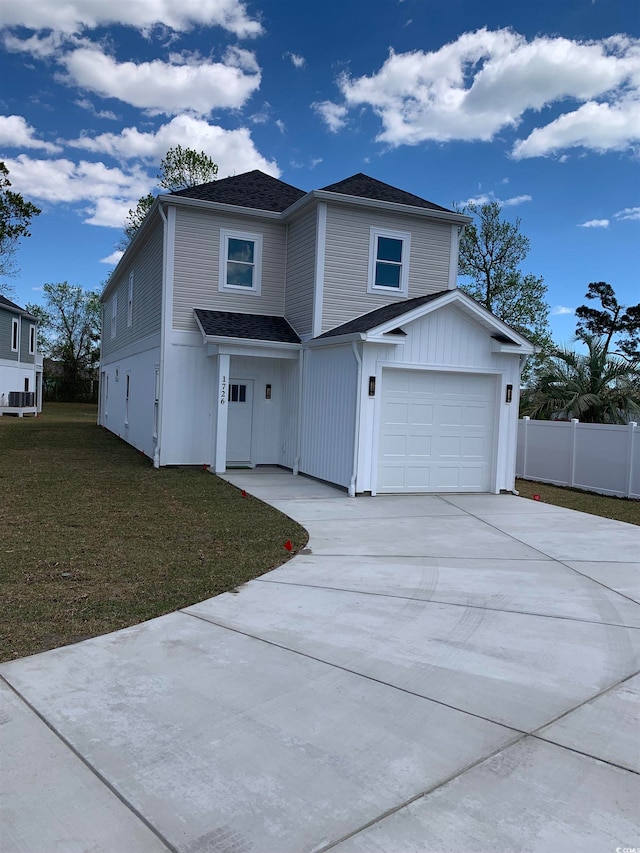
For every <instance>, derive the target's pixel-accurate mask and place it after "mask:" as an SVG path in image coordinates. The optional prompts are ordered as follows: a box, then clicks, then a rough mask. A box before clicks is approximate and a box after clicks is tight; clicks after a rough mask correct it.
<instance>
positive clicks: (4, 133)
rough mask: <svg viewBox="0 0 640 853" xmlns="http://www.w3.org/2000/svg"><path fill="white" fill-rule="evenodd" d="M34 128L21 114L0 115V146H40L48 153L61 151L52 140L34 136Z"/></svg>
mask: <svg viewBox="0 0 640 853" xmlns="http://www.w3.org/2000/svg"><path fill="white" fill-rule="evenodd" d="M34 133H35V130H34V129H33V128H32V127H31V125H30V124H27V122H26V120H25V119H24V118H23V117H22V116H0V146H4V147H5V148H40V149H41V150H42V151H47V152H48V153H49V154H57V153H59V152H60V151H62V148H61V147H60V146H59V145H54V144H53V142H44V141H43V140H41V139H35V138H34Z"/></svg>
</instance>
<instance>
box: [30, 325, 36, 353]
mask: <svg viewBox="0 0 640 853" xmlns="http://www.w3.org/2000/svg"><path fill="white" fill-rule="evenodd" d="M35 351H36V327H35V326H34V325H33V324H32V325H30V326H29V355H34V354H35Z"/></svg>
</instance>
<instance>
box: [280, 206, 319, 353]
mask: <svg viewBox="0 0 640 853" xmlns="http://www.w3.org/2000/svg"><path fill="white" fill-rule="evenodd" d="M316 215H317V214H316V210H315V208H314V209H313V210H311V211H309V212H308V213H306V214H305V215H304V216H301V217H300V219H298V220H296V221H295V222H292V223H291V224H290V225H289V234H288V237H287V285H286V291H285V309H284V310H285V317H286V318H287V320H288V321H289V322H290V323H291V325H292V326H293V328H294V329H295V330H296V332H297V333H298V335H300V337H310V336H311V332H312V317H313V282H314V275H315V262H316Z"/></svg>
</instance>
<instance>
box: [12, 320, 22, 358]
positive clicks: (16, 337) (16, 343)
mask: <svg viewBox="0 0 640 853" xmlns="http://www.w3.org/2000/svg"><path fill="white" fill-rule="evenodd" d="M19 347H20V320H18V318H17V317H13V318H12V320H11V352H18V349H19Z"/></svg>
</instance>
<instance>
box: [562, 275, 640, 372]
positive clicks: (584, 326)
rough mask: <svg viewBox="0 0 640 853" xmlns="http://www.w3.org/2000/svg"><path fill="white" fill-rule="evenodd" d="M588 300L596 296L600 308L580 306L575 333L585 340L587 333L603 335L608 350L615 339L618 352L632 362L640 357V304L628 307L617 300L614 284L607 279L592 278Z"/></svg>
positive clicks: (577, 311) (586, 295) (577, 309)
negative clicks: (595, 279)
mask: <svg viewBox="0 0 640 853" xmlns="http://www.w3.org/2000/svg"><path fill="white" fill-rule="evenodd" d="M585 297H586V298H587V299H594V300H595V299H597V300H598V301H599V302H600V306H601V308H600V309H598V308H592V307H591V306H590V305H581V306H580V307H579V308H576V317H578V320H579V322H578V325H577V326H576V336H577V337H578V338H580V339H581V340H584V339H585V337H586V336H588V335H595V336H597V337H602V338H603V340H604V347H605V350H606V351H607V352H609V350H610V349H611V344H612V340H613V338H614V337H615V336H619V337H618V338H617V340H616V341H615V342H614V343H615V344H616V345H617V347H618V355H622V357H623V358H627V359H629V360H631V361H634V360H638V359H640V303H639V304H638V305H630V306H629V307H628V308H627V307H626V306H625V305H621V304H620V303H619V302H618V300H617V299H616V295H615V292H614V290H613V287H611V285H610V284H608V283H607V282H606V281H592V282H591V283H590V284H589V288H588V290H587V292H586V293H585Z"/></svg>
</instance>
